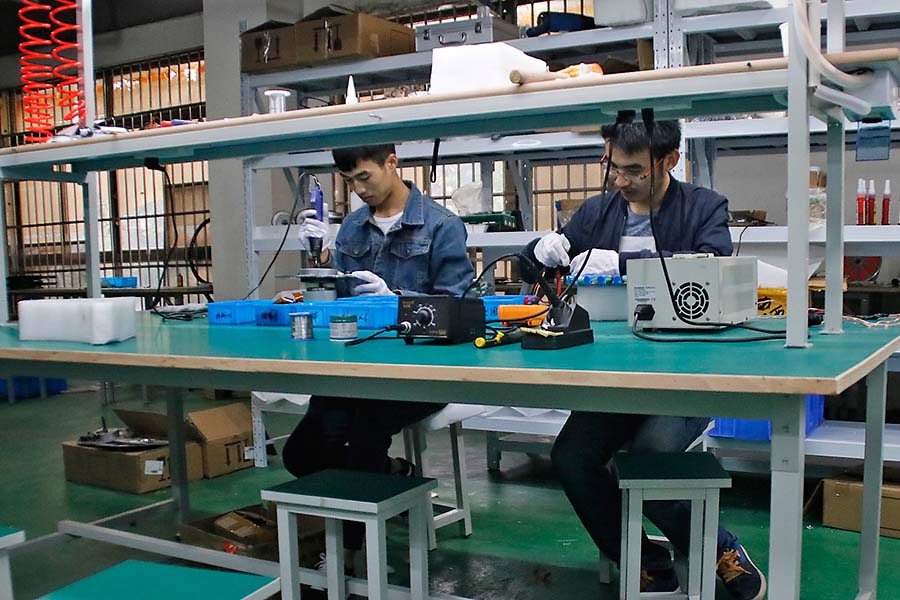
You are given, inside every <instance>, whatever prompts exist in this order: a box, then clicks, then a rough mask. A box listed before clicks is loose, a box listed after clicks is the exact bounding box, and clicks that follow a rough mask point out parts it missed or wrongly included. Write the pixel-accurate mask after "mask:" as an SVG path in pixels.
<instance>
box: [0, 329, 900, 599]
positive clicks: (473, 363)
mask: <svg viewBox="0 0 900 600" xmlns="http://www.w3.org/2000/svg"><path fill="white" fill-rule="evenodd" d="M763 325H764V326H766V327H769V328H773V329H775V328H777V327H779V325H783V323H780V322H778V321H773V320H768V321H765V322H764V324H763ZM316 333H317V339H316V340H314V341H308V342H299V341H293V340H291V339H290V336H289V332H288V330H287V329H285V328H275V327H272V328H269V327H257V326H254V325H236V326H210V325H209V324H208V323H206V322H205V321H203V320H200V321H193V322H187V323H182V322H163V321H161V320H160V319H159V318H158V317H155V316H153V315H151V314H149V313H142V314H141V315H139V323H138V331H137V336H136V337H135V338H133V339H131V340H128V341H125V342H120V343H116V344H110V345H107V346H89V345H85V344H77V343H64V342H21V341H19V340H18V335H17V328H16V327H15V326H13V325H9V326H4V327H0V375H2V374H6V373H16V374H26V375H41V376H50V375H52V376H60V377H76V376H77V377H78V378H81V379H85V378H87V379H96V380H101V381H114V382H121V383H137V384H150V385H158V384H159V382H160V381H161V379H163V377H164V379H165V384H166V385H167V386H170V387H169V388H167V389H168V410H169V422H170V427H171V439H172V440H173V444H172V461H173V462H172V466H171V473H172V479H173V495H174V498H175V500H176V503H177V505H178V507H179V509H180V513H181V515H183V516H186V514H187V511H188V496H187V484H186V476H185V472H184V463H183V458H184V456H183V447H182V446H183V440H184V430H183V418H182V405H181V396H180V393H179V388H187V387H192V388H196V387H211V388H212V387H214V388H222V389H234V390H249V389H254V390H264V391H265V390H270V391H281V392H302V393H308V394H320V395H326V396H327V395H343V396H356V397H361V398H372V399H395V400H409V401H419V402H421V401H426V402H463V403H464V402H473V403H479V404H495V405H501V406H502V405H516V406H531V407H550V408H561V409H571V410H588V411H590V410H596V411H611V412H628V413H645V414H669V415H683V416H690V415H697V416H709V415H721V416H726V417H737V418H756V419H771V420H772V424H773V427H772V431H773V434H772V452H771V471H772V472H771V477H772V492H771V497H772V508H771V518H770V531H771V532H772V536H771V538H770V546H769V565H768V569H767V573H768V578H769V586H770V591H769V596H768V597H769V598H770V599H772V600H782V599H791V598H793V599H795V598H799V594H800V591H799V586H800V564H801V562H800V557H801V538H802V531H803V524H802V502H803V476H804V461H803V447H804V440H803V434H804V427H805V397H806V394H826V395H832V394H838V393H840V392H842V391H843V390H845V389H847V388H848V387H849V386H850V385H852V384H853V383H855V382H857V381H859V380H861V379H863V378H865V379H867V382H868V409H867V411H868V412H867V422H866V444H865V495H864V501H863V502H864V506H863V529H862V538H861V554H860V585H859V587H860V597H874V590H875V589H876V584H877V564H878V563H877V558H878V542H879V538H878V531H879V518H880V511H879V506H880V498H881V468H882V451H883V450H882V437H883V432H884V414H885V383H886V366H885V363H886V361H887V359H888V358H889V357H890V356H891V354H892V353H893V352H895V351H896V350H897V349H898V347H900V338H898V337H897V336H898V332H897V331H896V330H893V329H889V328H865V327H862V326H858V325H854V324H847V325H846V326H845V330H844V333H843V334H841V335H821V334H817V333H815V330H813V333H812V335H811V337H810V341H811V343H812V345H811V346H810V347H808V348H805V349H796V348H793V349H792V348H785V347H784V343H783V341H778V340H776V341H768V342H756V343H749V344H725V345H719V344H715V343H692V344H661V343H653V342H647V341H643V340H639V339H637V338H635V337H633V336H632V335H631V333H630V331H629V330H628V327H627V325H625V324H624V323H621V322H612V323H598V324H595V325H594V333H595V338H596V341H595V342H594V343H593V344H590V345H586V346H579V347H574V348H568V349H565V350H558V351H539V350H522V349H521V348H519V347H518V346H514V345H510V346H502V347H498V348H492V349H487V350H477V349H475V348H474V347H473V346H472V345H470V344H461V345H457V346H443V345H433V344H426V343H417V344H415V345H406V344H405V343H403V342H402V341H401V340H398V339H383V340H373V341H370V342H366V343H365V344H362V345H359V346H355V347H349V348H348V347H345V346H344V345H342V344H336V343H332V342H329V341H328V339H327V332H326V331H325V330H317V331H316ZM744 334H751V335H752V334H753V333H752V332H744V333H741V332H740V331H731V332H725V333H722V334H718V335H720V336H722V337H723V338H724V337H729V336H730V337H734V336H741V335H744ZM163 370H164V371H163ZM163 373H164V376H163ZM60 531H62V532H64V533H69V534H73V535H81V536H84V537H90V538H93V539H99V540H103V541H108V542H112V543H119V544H124V545H127V546H130V547H133V548H139V549H143V550H148V551H153V552H160V553H165V554H171V555H173V556H177V557H180V558H184V559H187V560H195V561H199V562H207V563H210V564H217V565H219V566H222V567H227V568H236V569H240V570H244V571H248V572H254V573H258V574H261V575H269V576H277V564H275V563H270V562H268V561H260V560H256V559H249V558H245V557H237V556H233V555H227V554H224V553H220V552H216V551H212V550H204V549H199V548H193V547H189V546H186V545H183V544H177V543H175V542H168V541H165V540H154V539H153V538H148V537H145V536H139V535H135V534H132V533H125V532H118V531H113V530H110V529H107V528H104V527H99V526H95V525H86V524H80V523H74V522H69V521H66V522H63V523H61V524H60ZM316 576H317V574H316V572H315V571H305V572H304V575H303V577H304V581H309V582H315V581H316V579H315V578H316ZM318 577H321V578H322V579H324V577H322V576H321V575H318ZM357 585H358V584H352V585H351V586H350V588H349V589H350V590H351V591H353V590H354V589H360V588H358V587H355V586H357Z"/></svg>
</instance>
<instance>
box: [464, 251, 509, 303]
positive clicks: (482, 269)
mask: <svg viewBox="0 0 900 600" xmlns="http://www.w3.org/2000/svg"><path fill="white" fill-rule="evenodd" d="M519 256H520V255H519V253H517V252H510V253H509V254H501V255H500V256H498V257H497V258H495V259H494V260H492V261H491V262H489V263H488V264H486V265H484V266H483V267H482V268H481V273H479V275H478V277H476V278H475V279H473V280H472V283H470V284H469V287H467V288H466V289H465V291H464V292H463V293H462V296H461V297H462V298H465V297H466V296H468V295H469V292H471V291H472V288H473V287H475V286H476V285H478V282H479V281H481V278H482V277H484V274H485V273H487V272H488V269H490V268H491V267H493V266H494V265H496V264H497V263H498V262H500V261H501V260H506V259H507V258H518V257H519Z"/></svg>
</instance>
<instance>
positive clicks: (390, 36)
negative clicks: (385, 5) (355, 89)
mask: <svg viewBox="0 0 900 600" xmlns="http://www.w3.org/2000/svg"><path fill="white" fill-rule="evenodd" d="M294 37H295V40H296V46H297V64H298V65H313V64H318V63H322V62H326V61H331V60H338V59H352V58H378V57H379V56H393V55H395V54H406V53H409V52H414V51H415V49H416V33H415V31H414V30H413V29H412V28H411V27H407V26H406V25H400V24H398V23H394V22H393V21H388V20H386V19H380V18H378V17H373V16H371V15H365V14H360V13H352V14H345V15H337V16H327V15H323V13H322V11H319V12H317V13H314V14H313V15H310V18H309V19H307V20H304V21H300V22H299V23H297V24H296V25H295V26H294Z"/></svg>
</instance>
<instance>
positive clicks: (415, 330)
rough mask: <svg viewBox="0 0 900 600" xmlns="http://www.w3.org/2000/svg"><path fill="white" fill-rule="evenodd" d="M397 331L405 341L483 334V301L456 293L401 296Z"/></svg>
mask: <svg viewBox="0 0 900 600" xmlns="http://www.w3.org/2000/svg"><path fill="white" fill-rule="evenodd" d="M397 324H398V325H397V327H398V332H399V333H398V335H399V336H400V337H402V338H403V339H404V340H405V341H406V343H407V344H412V343H413V341H414V340H416V339H427V340H436V341H441V342H446V343H450V344H460V343H462V342H471V341H472V340H474V339H475V338H477V337H479V336H484V302H483V301H482V300H481V298H459V297H456V296H401V297H400V301H399V303H398V306H397Z"/></svg>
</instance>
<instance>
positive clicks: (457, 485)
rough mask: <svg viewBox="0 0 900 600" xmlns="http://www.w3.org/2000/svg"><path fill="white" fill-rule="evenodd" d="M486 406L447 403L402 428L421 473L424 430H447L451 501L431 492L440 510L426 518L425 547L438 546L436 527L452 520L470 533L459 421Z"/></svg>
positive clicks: (411, 457)
mask: <svg viewBox="0 0 900 600" xmlns="http://www.w3.org/2000/svg"><path fill="white" fill-rule="evenodd" d="M486 410H488V407H487V406H481V405H478V404H448V405H447V406H445V407H444V408H442V409H441V410H439V411H438V412H436V413H434V414H433V415H430V416H427V417H425V418H424V419H422V420H421V421H419V422H418V423H416V424H415V425H412V426H411V427H407V428H406V429H404V430H403V442H404V446H405V450H406V459H407V460H408V461H410V462H412V463H413V465H414V466H415V469H416V475H418V476H419V477H422V476H423V473H424V471H425V461H424V457H423V453H424V451H425V448H426V434H427V433H428V432H430V431H438V430H440V429H444V428H447V430H448V431H449V433H450V451H451V458H452V464H453V491H454V500H453V502H441V501H439V500H436V499H435V498H434V494H432V499H431V504H432V509H433V508H434V507H435V506H439V507H441V508H443V509H447V510H443V511H439V512H432V514H433V516H434V518H433V519H431V520H430V521H429V522H428V548H429V549H430V550H434V549H435V548H437V535H436V530H438V529H440V528H441V527H446V526H447V525H452V524H453V523H458V522H462V526H463V527H462V531H463V536H465V537H469V536H470V535H472V511H471V509H470V507H469V490H468V487H469V486H468V477H467V474H466V446H465V443H464V438H463V433H462V421H463V420H465V419H468V418H470V417H474V416H477V415H480V414H482V413H483V412H485V411H486Z"/></svg>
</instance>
